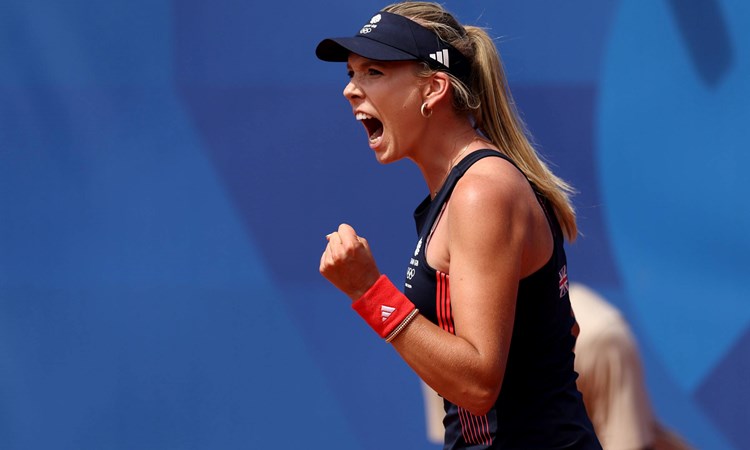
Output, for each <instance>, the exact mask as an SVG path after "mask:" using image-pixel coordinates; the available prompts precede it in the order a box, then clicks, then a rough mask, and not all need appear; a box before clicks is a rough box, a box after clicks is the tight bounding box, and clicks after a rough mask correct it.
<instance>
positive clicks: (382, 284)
mask: <svg viewBox="0 0 750 450" xmlns="http://www.w3.org/2000/svg"><path fill="white" fill-rule="evenodd" d="M352 308H354V310H355V311H357V312H358V313H359V315H360V316H362V318H363V319H365V321H366V322H367V323H368V324H370V326H371V327H372V329H373V330H375V332H376V333H378V334H379V335H380V337H382V338H384V339H385V338H386V337H387V336H388V335H389V334H390V333H391V332H392V331H393V330H394V329H395V328H396V327H397V326H399V325H400V324H401V322H403V321H404V319H406V317H407V316H408V315H409V314H410V313H411V312H412V311H414V309H415V307H414V304H413V303H412V302H411V301H409V299H408V298H406V296H405V295H404V294H403V293H402V292H401V291H399V290H398V288H396V286H394V285H393V283H391V280H389V279H388V277H386V276H385V275H380V278H378V281H376V282H375V284H373V285H372V287H370V289H368V290H367V292H365V293H364V294H363V295H362V297H360V298H359V299H358V300H357V301H355V302H354V303H352Z"/></svg>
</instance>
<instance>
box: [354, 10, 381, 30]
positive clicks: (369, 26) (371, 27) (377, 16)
mask: <svg viewBox="0 0 750 450" xmlns="http://www.w3.org/2000/svg"><path fill="white" fill-rule="evenodd" d="M380 19H382V17H381V16H380V14H375V15H374V16H372V19H370V23H368V24H367V25H365V26H363V27H362V29H361V30H359V34H367V33H369V32H371V31H372V30H374V29H375V28H377V27H378V22H380Z"/></svg>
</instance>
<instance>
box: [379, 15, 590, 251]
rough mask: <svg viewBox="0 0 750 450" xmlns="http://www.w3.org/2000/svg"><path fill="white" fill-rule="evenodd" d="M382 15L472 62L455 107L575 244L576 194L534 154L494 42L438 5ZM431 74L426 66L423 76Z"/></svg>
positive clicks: (458, 86) (457, 88) (457, 84)
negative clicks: (548, 206)
mask: <svg viewBox="0 0 750 450" xmlns="http://www.w3.org/2000/svg"><path fill="white" fill-rule="evenodd" d="M383 11H386V12H390V13H393V14H399V15H402V16H404V17H407V18H409V19H411V20H413V21H415V22H417V23H419V24H420V25H422V26H423V27H425V28H427V29H429V30H432V31H433V32H434V33H435V34H437V35H438V36H439V37H440V39H442V40H443V41H445V42H447V43H449V44H451V45H452V46H453V47H455V48H456V50H458V51H459V52H461V53H462V54H463V55H464V56H465V57H466V58H467V59H468V60H469V61H471V75H470V77H469V80H468V85H467V84H465V83H463V82H462V81H460V80H458V79H457V78H455V77H453V76H451V81H452V83H451V84H452V86H453V98H454V100H453V107H454V108H455V109H456V111H458V112H464V113H467V114H470V116H471V118H472V119H473V121H474V127H475V128H476V129H477V130H479V131H480V132H481V133H482V134H484V135H485V136H486V137H487V138H488V139H489V140H490V141H491V142H492V143H493V144H495V145H496V146H497V147H498V148H499V149H500V150H501V151H502V152H503V153H505V154H506V155H507V156H508V157H509V158H510V159H512V160H513V162H515V163H516V165H517V166H518V168H519V169H520V170H521V171H522V172H523V173H524V175H525V176H526V178H528V179H529V181H530V182H531V183H532V184H533V185H534V186H535V188H536V189H537V191H539V193H541V194H542V195H543V196H545V197H546V198H547V199H549V201H550V203H552V206H553V208H554V211H555V215H556V216H557V219H558V221H559V222H560V226H561V228H562V230H563V234H564V235H565V237H566V238H567V239H568V241H571V242H572V241H574V240H575V238H576V236H577V234H578V227H577V225H576V216H575V211H574V209H573V205H572V203H571V201H570V197H571V195H573V194H574V193H575V190H574V189H573V188H572V187H571V186H570V185H569V184H568V183H566V182H565V181H564V180H562V179H561V178H559V177H557V176H556V175H555V174H554V173H552V171H551V170H550V169H549V167H548V166H547V164H546V163H545V162H544V161H543V160H542V159H541V158H540V156H539V154H538V153H537V152H536V149H534V146H533V145H532V143H531V140H530V137H529V136H530V135H529V133H528V131H527V129H526V126H525V124H524V123H523V121H522V120H521V118H520V116H519V114H518V111H517V110H516V108H515V103H514V101H513V97H512V96H511V93H510V89H509V88H508V83H507V81H506V79H505V72H504V70H503V64H502V61H501V59H500V54H499V53H498V51H497V47H495V43H494V42H493V40H492V38H490V36H489V35H488V34H487V32H486V31H485V30H484V29H482V28H480V27H475V26H462V25H461V24H460V23H459V22H458V21H457V20H456V19H455V18H454V17H453V16H452V15H451V14H450V13H449V12H448V11H446V10H445V9H444V8H443V7H442V6H441V5H439V4H437V3H431V2H403V3H394V4H392V5H389V6H386V7H385V8H383ZM433 72H434V71H433V70H432V69H429V67H427V65H426V64H425V70H424V71H423V74H424V75H428V74H430V73H433Z"/></svg>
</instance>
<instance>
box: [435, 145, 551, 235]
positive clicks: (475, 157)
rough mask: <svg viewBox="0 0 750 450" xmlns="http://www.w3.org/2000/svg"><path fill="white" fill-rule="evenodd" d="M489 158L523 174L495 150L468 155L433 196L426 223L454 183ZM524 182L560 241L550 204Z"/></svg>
mask: <svg viewBox="0 0 750 450" xmlns="http://www.w3.org/2000/svg"><path fill="white" fill-rule="evenodd" d="M490 156H494V157H498V158H502V159H504V160H506V161H508V162H509V163H511V164H513V167H515V168H516V170H518V171H519V172H521V174H523V171H522V170H521V169H520V168H519V167H518V165H517V164H516V163H515V161H513V160H512V159H510V158H509V157H508V156H507V155H505V154H503V153H500V152H499V151H497V150H492V149H482V150H477V151H475V152H472V153H469V154H468V155H466V156H465V157H464V158H463V159H462V160H461V161H460V162H459V163H458V164H456V166H455V167H454V168H453V169H452V170H451V172H450V174H449V175H448V178H447V179H446V180H445V183H444V184H443V186H442V187H441V188H440V190H439V191H438V193H437V195H435V198H434V199H433V200H432V202H431V203H432V207H431V208H430V209H431V211H430V214H429V216H430V217H427V222H428V223H430V224H431V223H433V222H434V220H435V218H436V217H437V215H438V214H439V212H440V209H441V208H442V204H443V203H445V202H446V201H447V200H448V199H449V198H450V196H451V194H452V193H453V189H454V188H455V187H456V183H458V180H460V179H461V177H463V176H464V174H465V173H466V171H467V170H469V168H470V167H471V166H472V165H474V163H476V162H477V161H479V160H480V159H483V158H487V157H490ZM524 177H525V175H524ZM526 180H527V181H528V182H529V185H530V186H531V189H533V191H534V194H535V195H536V198H537V200H538V201H539V204H540V206H541V207H542V209H543V210H544V214H545V215H546V216H547V221H548V222H549V225H550V228H551V229H552V234H553V235H554V237H555V240H557V239H560V238H561V237H562V232H561V230H560V224H559V223H558V221H557V217H556V216H555V214H554V212H553V210H552V205H551V204H550V202H549V200H548V199H547V198H546V197H545V196H544V195H542V194H541V193H540V192H539V190H538V189H537V187H536V186H535V185H534V183H532V182H531V181H530V180H529V179H528V178H527V179H526Z"/></svg>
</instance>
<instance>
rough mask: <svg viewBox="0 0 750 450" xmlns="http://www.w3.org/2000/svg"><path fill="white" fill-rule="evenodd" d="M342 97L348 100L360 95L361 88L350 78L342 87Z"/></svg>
mask: <svg viewBox="0 0 750 450" xmlns="http://www.w3.org/2000/svg"><path fill="white" fill-rule="evenodd" d="M344 97H346V98H347V100H349V101H351V100H353V99H355V98H361V97H362V90H361V89H360V88H359V87H358V86H357V85H356V84H355V83H354V80H350V81H349V83H347V85H346V86H345V87H344Z"/></svg>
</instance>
